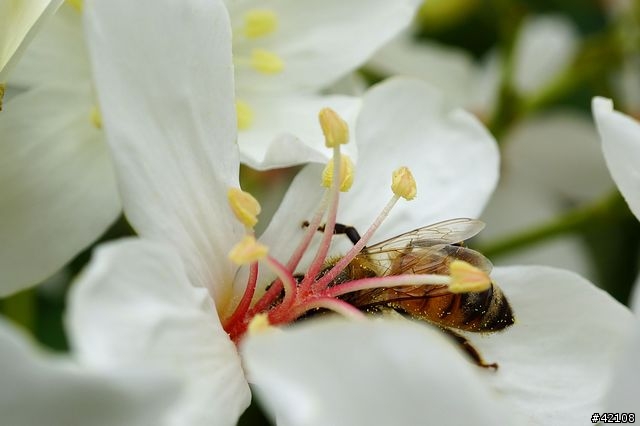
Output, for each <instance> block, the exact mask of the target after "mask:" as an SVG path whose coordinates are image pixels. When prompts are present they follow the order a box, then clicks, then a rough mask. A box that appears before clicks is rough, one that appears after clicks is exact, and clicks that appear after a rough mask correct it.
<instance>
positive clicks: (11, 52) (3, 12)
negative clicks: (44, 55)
mask: <svg viewBox="0 0 640 426" xmlns="http://www.w3.org/2000/svg"><path fill="white" fill-rule="evenodd" d="M60 3H62V0H30V1H20V2H15V1H5V0H3V1H2V3H0V82H4V81H5V80H6V77H7V74H8V73H9V71H10V69H11V67H12V66H13V63H14V62H15V61H17V59H18V58H19V56H20V52H21V50H22V49H24V48H25V47H26V44H27V43H28V42H29V41H30V40H31V38H32V37H33V36H34V35H35V33H36V32H37V30H38V28H39V26H40V25H41V24H42V23H43V21H45V20H46V18H47V17H49V16H51V15H52V14H53V13H54V12H55V11H56V9H57V8H58V6H60Z"/></svg>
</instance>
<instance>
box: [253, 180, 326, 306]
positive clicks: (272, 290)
mask: <svg viewBox="0 0 640 426" xmlns="http://www.w3.org/2000/svg"><path fill="white" fill-rule="evenodd" d="M328 196H329V192H328V191H327V192H325V193H324V196H323V197H322V201H321V202H320V205H319V206H318V209H317V210H316V213H315V215H314V216H313V219H312V220H311V223H310V224H309V226H308V227H307V231H306V232H305V233H304V236H303V237H302V241H301V242H300V244H299V245H298V247H297V248H296V250H295V251H294V252H293V254H292V256H291V258H290V259H289V262H287V269H288V270H289V272H290V273H293V272H294V271H295V269H296V267H297V266H298V264H299V263H300V260H301V259H302V257H303V256H304V253H305V252H306V250H307V248H309V244H311V240H312V239H313V237H314V235H315V234H316V232H317V231H316V230H317V229H318V226H319V225H320V222H321V221H322V216H324V212H325V211H326V209H327V204H328ZM281 291H282V281H280V280H279V279H278V280H276V281H274V282H273V284H272V285H271V287H269V289H268V290H267V291H266V293H265V294H263V295H262V297H261V298H260V299H259V300H258V301H257V302H256V304H255V305H254V306H253V308H251V309H250V310H249V315H251V314H254V313H256V312H262V311H263V310H264V309H266V308H267V307H269V306H271V304H272V303H273V302H274V301H275V300H276V298H277V297H278V295H279V294H280V292H281Z"/></svg>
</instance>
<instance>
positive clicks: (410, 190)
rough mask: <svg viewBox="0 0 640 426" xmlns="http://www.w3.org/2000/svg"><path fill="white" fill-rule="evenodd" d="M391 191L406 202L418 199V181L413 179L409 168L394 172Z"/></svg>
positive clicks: (401, 168)
mask: <svg viewBox="0 0 640 426" xmlns="http://www.w3.org/2000/svg"><path fill="white" fill-rule="evenodd" d="M391 190H392V191H393V193H394V194H396V195H397V196H398V197H402V198H404V199H405V200H413V199H414V198H416V192H417V188H416V180H415V179H414V178H413V174H411V170H409V169H408V168H407V167H400V168H399V169H398V170H396V171H394V172H393V175H392V177H391Z"/></svg>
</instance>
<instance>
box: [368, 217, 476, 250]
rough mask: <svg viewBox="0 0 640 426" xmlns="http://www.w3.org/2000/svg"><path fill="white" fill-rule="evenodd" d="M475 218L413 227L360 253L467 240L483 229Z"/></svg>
mask: <svg viewBox="0 0 640 426" xmlns="http://www.w3.org/2000/svg"><path fill="white" fill-rule="evenodd" d="M484 226H485V225H484V222H482V221H480V220H477V219H468V218H457V219H450V220H445V221H443V222H438V223H434V224H432V225H427V226H423V227H422V228H418V229H414V230H413V231H409V232H406V233H404V234H402V235H398V236H396V237H393V238H389V239H388V240H385V241H382V242H380V243H377V244H374V245H372V246H370V247H367V248H365V249H363V251H362V253H366V254H376V253H381V252H384V251H388V250H398V249H405V248H407V247H430V246H438V245H444V244H456V243H459V242H461V241H464V240H467V239H469V238H471V237H473V236H474V235H476V234H478V233H479V232H480V231H482V229H484Z"/></svg>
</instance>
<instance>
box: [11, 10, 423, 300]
mask: <svg viewBox="0 0 640 426" xmlns="http://www.w3.org/2000/svg"><path fill="white" fill-rule="evenodd" d="M418 4H419V1H418V0H400V1H395V2H388V1H385V0H376V1H370V0H358V1H349V2H342V1H340V0H335V1H331V2H327V1H311V0H309V1H299V0H285V1H272V2H266V3H264V2H255V1H245V2H235V1H228V2H227V7H228V8H229V11H230V12H231V16H232V24H233V29H234V37H233V49H234V58H235V59H234V64H235V68H236V92H237V96H238V98H237V104H238V105H239V106H238V110H239V111H240V114H239V117H240V118H241V120H240V122H239V125H240V127H241V128H242V129H244V130H243V131H241V132H240V135H239V143H240V149H241V152H242V153H243V155H242V159H243V160H244V161H246V162H247V163H249V164H251V165H253V166H254V167H261V168H268V167H276V166H281V165H289V164H294V163H295V164H299V163H303V162H308V161H321V162H322V161H325V160H326V158H327V157H326V155H325V153H324V151H323V149H322V138H321V132H320V131H319V129H318V127H317V125H316V124H315V119H314V118H313V117H315V114H316V113H317V111H318V110H319V109H320V108H321V107H323V106H327V105H330V106H333V107H334V108H335V109H337V110H339V111H341V112H343V113H344V114H345V115H346V116H348V117H350V118H354V116H355V113H356V111H357V109H358V108H359V105H360V101H359V100H358V99H357V98H355V97H347V96H323V95H321V94H320V93H319V92H320V91H321V90H322V89H323V88H326V87H327V86H328V85H329V84H330V83H332V82H334V81H336V80H338V79H339V78H340V77H341V76H343V75H344V74H347V73H348V72H349V71H350V70H352V69H353V68H355V67H357V66H358V65H359V64H360V63H362V62H363V61H364V60H365V59H366V58H367V57H368V56H369V55H370V54H371V53H372V52H373V51H374V50H375V49H377V48H378V47H379V46H380V45H382V44H383V43H384V42H386V41H387V40H388V39H389V38H391V37H392V36H393V35H394V34H395V33H396V32H397V31H399V30H400V29H402V28H403V27H404V26H405V25H407V24H408V23H409V21H410V19H411V16H412V15H413V13H414V10H415V8H416V7H417V6H418ZM127 7H128V8H134V7H137V6H135V5H133V4H132V5H128V6H127ZM155 7H164V6H163V5H160V4H158V5H156V6H155ZM216 13H221V14H225V15H226V13H227V12H226V11H225V10H220V11H218V12H216ZM81 15H82V2H81V1H73V2H66V3H65V4H64V5H63V6H62V7H61V8H60V10H59V11H58V13H57V14H56V15H55V16H54V17H53V19H52V22H50V23H49V25H47V26H45V27H44V28H43V31H42V33H41V34H40V35H39V36H38V37H36V38H35V39H34V42H33V44H32V45H31V46H30V48H29V49H28V50H27V52H26V54H25V56H24V58H23V59H24V60H23V61H21V62H20V63H19V64H18V65H17V68H16V72H15V73H13V75H12V79H11V80H10V83H11V84H13V85H15V86H17V87H22V88H26V89H29V90H28V91H27V92H25V93H22V94H20V95H18V96H16V97H15V98H14V99H11V101H10V102H11V110H10V111H6V112H5V113H3V114H2V115H1V116H0V199H2V203H0V239H1V240H2V241H3V242H4V244H3V245H2V248H0V259H2V260H1V261H0V270H1V271H2V274H1V275H0V281H1V282H2V286H0V295H6V294H10V293H12V292H15V291H18V290H20V289H22V288H24V287H27V286H30V285H34V284H35V283H38V282H40V281H42V280H43V279H45V278H46V277H48V276H50V275H51V274H53V273H55V271H56V270H58V269H59V268H60V267H61V266H62V265H64V263H66V262H67V261H69V260H70V259H72V258H73V256H75V255H76V254H77V253H78V252H80V251H81V250H82V249H83V248H85V247H86V246H87V245H88V244H90V243H91V242H93V241H94V240H95V239H96V238H97V237H98V236H99V235H100V234H101V233H103V232H104V231H105V230H106V229H107V227H108V226H109V225H110V224H111V223H113V221H114V220H115V219H116V217H117V216H118V215H119V213H120V211H121V205H120V201H119V199H118V196H117V191H116V185H115V179H114V177H113V172H112V165H111V162H110V158H109V155H108V153H107V150H106V146H105V145H104V140H103V138H104V136H103V133H102V129H101V126H102V122H101V121H102V118H101V111H100V109H99V108H98V102H97V100H96V98H95V95H94V87H93V82H92V80H93V77H92V72H91V67H90V66H89V61H88V57H87V52H86V46H85V36H84V34H83V29H82V20H81V17H82V16H81ZM346 16H348V17H349V19H345V17H346ZM179 22H180V21H179V20H178V23H179ZM149 25H164V24H163V23H157V22H149ZM3 29H4V27H3ZM176 31H184V29H182V30H180V29H177V30H176ZM202 31H203V32H204V31H209V33H210V34H211V35H213V34H215V32H216V28H213V27H212V26H211V25H206V26H205V28H203V29H202ZM165 39H166V37H161V38H160V39H159V40H158V42H160V41H161V40H165ZM168 43H170V42H168ZM208 47H209V48H215V46H214V45H211V46H208ZM206 48H207V46H202V47H201V54H202V55H205V54H206ZM211 54H212V55H213V54H215V52H211ZM278 64H280V65H281V66H276V65H278ZM43 70H47V71H46V72H43ZM34 123H37V125H34ZM285 129H286V130H287V131H288V132H289V133H286V134H285V132H284V131H285ZM299 137H304V140H305V142H304V143H303V142H301V139H299ZM352 154H353V157H354V159H355V152H354V153H352Z"/></svg>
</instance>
